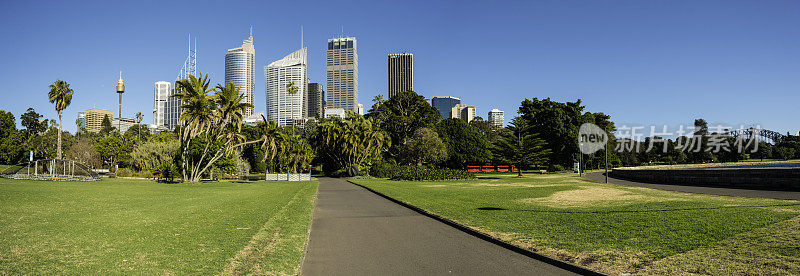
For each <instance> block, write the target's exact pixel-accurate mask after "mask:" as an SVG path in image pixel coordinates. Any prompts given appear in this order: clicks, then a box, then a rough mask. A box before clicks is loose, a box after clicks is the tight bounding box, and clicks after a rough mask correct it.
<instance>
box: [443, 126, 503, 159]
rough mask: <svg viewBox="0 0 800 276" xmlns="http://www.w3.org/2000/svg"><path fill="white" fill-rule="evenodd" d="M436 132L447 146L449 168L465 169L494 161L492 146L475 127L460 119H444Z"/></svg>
mask: <svg viewBox="0 0 800 276" xmlns="http://www.w3.org/2000/svg"><path fill="white" fill-rule="evenodd" d="M436 132H437V133H439V137H441V139H442V141H444V143H445V145H447V160H446V163H447V166H448V167H450V168H453V169H463V168H464V166H466V165H467V164H479V163H487V162H489V161H490V160H491V159H492V153H491V152H490V150H489V149H490V148H491V144H489V142H488V141H487V140H486V137H484V136H483V135H481V134H480V133H479V132H478V129H477V128H475V127H474V126H471V125H469V124H467V123H466V122H464V121H462V120H460V119H453V118H451V119H444V120H442V121H441V122H439V123H438V124H436Z"/></svg>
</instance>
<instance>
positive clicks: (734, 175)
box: [611, 168, 800, 191]
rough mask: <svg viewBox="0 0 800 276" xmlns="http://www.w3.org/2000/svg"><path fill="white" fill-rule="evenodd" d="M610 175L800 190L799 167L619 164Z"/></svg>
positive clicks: (738, 186) (659, 180)
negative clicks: (634, 165) (678, 166)
mask: <svg viewBox="0 0 800 276" xmlns="http://www.w3.org/2000/svg"><path fill="white" fill-rule="evenodd" d="M611 176H614V177H619V178H625V179H630V180H634V181H641V182H649V183H659V184H673V185H696V186H725V187H736V188H749V189H780V190H793V191H800V168H742V169H684V170H681V169H672V170H669V169H640V168H618V169H613V170H612V171H611Z"/></svg>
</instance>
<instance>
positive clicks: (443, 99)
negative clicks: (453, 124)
mask: <svg viewBox="0 0 800 276" xmlns="http://www.w3.org/2000/svg"><path fill="white" fill-rule="evenodd" d="M460 103H461V99H459V98H456V97H450V96H433V97H431V105H432V106H433V107H434V108H436V110H439V113H440V114H442V119H447V118H450V117H451V116H450V111H451V110H452V109H453V107H455V106H456V105H457V104H460Z"/></svg>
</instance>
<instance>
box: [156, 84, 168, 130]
mask: <svg viewBox="0 0 800 276" xmlns="http://www.w3.org/2000/svg"><path fill="white" fill-rule="evenodd" d="M171 87H172V83H170V82H167V81H159V82H156V83H155V89H154V95H153V125H155V126H156V127H166V119H167V104H168V101H169V95H170V93H172V89H171Z"/></svg>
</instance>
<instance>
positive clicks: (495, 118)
mask: <svg viewBox="0 0 800 276" xmlns="http://www.w3.org/2000/svg"><path fill="white" fill-rule="evenodd" d="M486 118H487V120H488V121H489V124H491V125H492V126H495V127H503V124H504V123H505V115H504V112H503V111H502V110H500V109H497V108H495V109H492V110H490V111H489V115H488V116H487V117H486Z"/></svg>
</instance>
